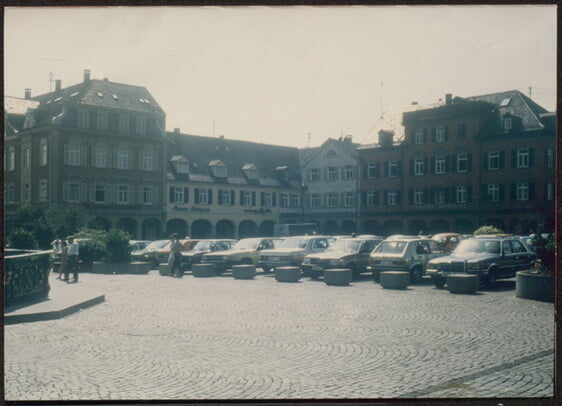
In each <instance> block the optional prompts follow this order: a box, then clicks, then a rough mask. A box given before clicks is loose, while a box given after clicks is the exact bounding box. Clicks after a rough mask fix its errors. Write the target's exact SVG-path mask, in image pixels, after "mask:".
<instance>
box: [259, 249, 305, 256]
mask: <svg viewBox="0 0 562 406" xmlns="http://www.w3.org/2000/svg"><path fill="white" fill-rule="evenodd" d="M304 252H305V250H304V248H278V249H275V250H263V251H261V255H291V254H302V253H304Z"/></svg>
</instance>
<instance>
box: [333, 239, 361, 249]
mask: <svg viewBox="0 0 562 406" xmlns="http://www.w3.org/2000/svg"><path fill="white" fill-rule="evenodd" d="M360 245H361V241H358V240H336V241H335V242H334V243H333V244H332V245H330V248H328V249H327V250H326V251H358V250H359V246H360Z"/></svg>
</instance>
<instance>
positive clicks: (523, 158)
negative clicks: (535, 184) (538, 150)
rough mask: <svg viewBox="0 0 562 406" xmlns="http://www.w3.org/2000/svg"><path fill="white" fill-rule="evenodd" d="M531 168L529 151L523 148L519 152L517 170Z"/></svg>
mask: <svg viewBox="0 0 562 406" xmlns="http://www.w3.org/2000/svg"><path fill="white" fill-rule="evenodd" d="M528 167H529V149H528V148H522V149H518V150H517V168H528Z"/></svg>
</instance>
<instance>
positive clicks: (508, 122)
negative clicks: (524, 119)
mask: <svg viewBox="0 0 562 406" xmlns="http://www.w3.org/2000/svg"><path fill="white" fill-rule="evenodd" d="M512 128H513V119H512V118H511V117H504V119H503V129H504V130H506V131H509V130H511V129H512Z"/></svg>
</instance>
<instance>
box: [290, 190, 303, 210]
mask: <svg viewBox="0 0 562 406" xmlns="http://www.w3.org/2000/svg"><path fill="white" fill-rule="evenodd" d="M291 206H292V207H301V197H300V195H299V194H298V193H293V194H292V195H291Z"/></svg>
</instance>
